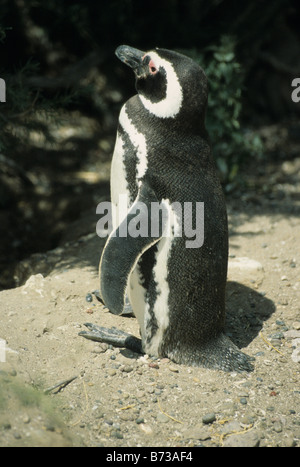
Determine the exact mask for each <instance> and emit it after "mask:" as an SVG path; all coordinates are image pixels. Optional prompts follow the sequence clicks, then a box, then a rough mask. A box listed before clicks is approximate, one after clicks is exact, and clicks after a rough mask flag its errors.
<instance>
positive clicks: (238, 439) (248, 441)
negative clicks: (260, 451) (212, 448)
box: [224, 431, 260, 448]
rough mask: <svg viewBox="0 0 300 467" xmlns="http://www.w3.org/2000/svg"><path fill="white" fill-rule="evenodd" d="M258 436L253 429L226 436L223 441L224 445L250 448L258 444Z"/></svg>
mask: <svg viewBox="0 0 300 467" xmlns="http://www.w3.org/2000/svg"><path fill="white" fill-rule="evenodd" d="M259 443H260V438H259V436H258V434H257V433H256V432H254V431H249V432H246V433H242V434H236V435H231V436H228V437H227V438H226V439H225V441H224V447H241V448H252V447H257V446H259Z"/></svg>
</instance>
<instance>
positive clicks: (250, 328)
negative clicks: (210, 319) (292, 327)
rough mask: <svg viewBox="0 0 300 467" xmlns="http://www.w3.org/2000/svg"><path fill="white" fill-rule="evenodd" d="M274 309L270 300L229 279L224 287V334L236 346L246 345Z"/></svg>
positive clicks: (257, 332)
mask: <svg viewBox="0 0 300 467" xmlns="http://www.w3.org/2000/svg"><path fill="white" fill-rule="evenodd" d="M275 309H276V307H275V304H274V302H273V301H272V300H270V299H268V298H266V297H264V296H263V295H262V294H260V293H258V292H256V291H255V290H253V289H251V288H250V287H247V286H245V285H243V284H240V283H238V282H234V281H229V282H227V287H226V321H225V334H226V335H227V336H228V337H230V339H231V340H232V342H233V343H234V344H235V345H236V346H237V347H239V348H242V347H247V346H248V345H249V344H250V342H252V340H253V339H255V337H256V336H257V335H258V334H259V332H260V330H261V329H262V327H263V323H264V321H266V320H267V319H269V318H270V316H271V315H272V314H273V313H274V311H275Z"/></svg>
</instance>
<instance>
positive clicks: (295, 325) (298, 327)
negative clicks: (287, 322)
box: [292, 321, 300, 331]
mask: <svg viewBox="0 0 300 467" xmlns="http://www.w3.org/2000/svg"><path fill="white" fill-rule="evenodd" d="M292 326H293V328H294V329H296V330H297V331H300V321H295V322H294V323H293V324H292Z"/></svg>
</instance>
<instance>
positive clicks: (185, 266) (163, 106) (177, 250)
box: [81, 46, 252, 371]
mask: <svg viewBox="0 0 300 467" xmlns="http://www.w3.org/2000/svg"><path fill="white" fill-rule="evenodd" d="M116 55H117V56H118V58H119V59H120V60H121V61H122V62H124V63H126V64H127V65H129V66H130V67H131V68H132V69H133V70H134V73H135V76H136V88H137V91H138V94H137V95H135V96H133V97H132V98H131V99H129V100H128V101H127V102H126V103H125V104H124V105H123V107H122V109H121V112H120V118H119V127H118V132H117V139H116V145H115V150H114V154H113V159H112V167H111V202H112V206H113V227H114V231H113V233H112V234H111V236H110V237H109V238H108V240H107V243H106V246H105V248H104V251H103V254H102V258H101V261H100V294H101V297H102V300H103V302H104V303H105V305H106V306H107V307H108V308H109V309H110V311H111V312H112V313H115V314H121V313H122V312H123V309H124V304H125V301H126V297H128V300H129V303H130V305H131V307H132V310H133V313H134V314H135V316H136V317H137V319H138V322H139V325H140V330H141V350H142V351H143V352H145V353H148V354H150V355H154V356H161V357H162V356H166V357H169V358H170V359H172V360H174V361H176V362H178V363H184V364H189V365H199V366H201V365H202V366H207V367H211V368H220V369H223V370H227V371H231V370H237V371H242V370H247V371H248V370H251V369H252V365H251V364H250V359H251V358H250V357H248V356H247V355H245V354H244V353H242V352H241V351H240V350H239V349H238V348H237V347H236V346H235V345H234V344H233V343H232V342H231V341H230V340H229V339H228V338H227V337H226V336H225V335H224V333H223V329H224V321H225V286H226V277H227V259H228V233H227V214H226V207H225V202H224V198H223V193H222V188H221V185H220V182H219V180H218V178H217V175H216V171H215V167H214V163H213V161H212V157H211V150H210V145H209V142H208V137H207V132H206V129H205V111H206V104H207V94H208V90H207V88H208V86H207V78H206V76H205V73H204V71H203V70H202V69H201V68H200V67H199V65H197V64H196V63H195V62H194V61H193V60H192V59H190V58H188V57H186V56H184V55H181V54H179V53H176V52H173V51H169V50H165V49H155V50H153V51H150V52H147V53H145V52H141V51H139V50H137V49H134V48H132V47H128V46H120V47H119V48H118V49H117V51H116ZM120 195H121V196H124V199H127V201H128V202H127V205H125V208H124V207H123V210H122V211H120V209H121V206H120V199H121V198H120ZM125 195H126V196H127V198H125ZM140 202H143V203H144V205H146V207H147V208H149V209H150V207H151V203H153V202H158V203H160V205H161V207H162V209H163V210H164V213H165V214H166V216H165V217H164V225H160V234H159V236H156V237H155V236H152V237H151V234H149V235H148V236H138V237H135V238H132V237H130V236H127V237H121V236H120V235H119V233H120V230H122V228H123V227H124V226H125V227H126V225H127V226H128V224H129V222H130V221H131V220H132V219H133V217H134V214H133V213H134V212H136V210H135V207H136V206H137V204H138V203H140ZM187 202H188V203H190V204H191V205H192V206H194V205H195V204H196V203H204V213H205V214H204V241H203V244H202V246H201V247H196V248H193V247H192V248H187V241H189V240H190V239H189V238H188V237H187V234H186V232H185V231H183V229H182V225H184V222H185V217H186V216H188V215H189V214H191V213H186V212H185V211H182V212H184V214H183V217H182V218H181V219H179V217H178V212H175V211H174V208H173V206H174V204H173V203H180V205H181V206H183V205H184V203H187ZM192 215H193V221H194V224H195V213H194V211H193V214H192ZM143 216H144V217H143ZM149 216H150V214H149V211H147V212H145V213H141V216H140V220H141V222H142V221H143V220H144V221H147V222H151V219H150V217H149ZM180 221H182V222H181V223H180ZM162 224H163V222H162ZM162 229H167V231H168V232H169V234H168V235H167V236H162V235H161V233H162ZM87 327H88V328H89V329H90V332H84V333H81V335H84V336H85V337H87V338H92V339H97V340H102V341H105V342H110V343H112V344H114V345H119V346H127V347H131V348H133V349H134V350H136V349H137V348H138V345H137V339H136V338H133V336H129V335H128V334H126V333H123V332H119V331H116V330H114V331H113V332H112V333H110V330H108V329H103V328H99V327H95V326H93V325H89V324H88V325H87ZM118 333H119V334H118ZM117 334H118V336H117ZM132 338H133V339H135V340H134V345H130V342H132ZM129 341H130V342H129Z"/></svg>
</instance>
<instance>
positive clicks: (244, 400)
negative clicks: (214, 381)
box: [240, 397, 248, 405]
mask: <svg viewBox="0 0 300 467" xmlns="http://www.w3.org/2000/svg"><path fill="white" fill-rule="evenodd" d="M240 403H241V404H243V405H247V404H248V401H247V398H246V397H241V398H240Z"/></svg>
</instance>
